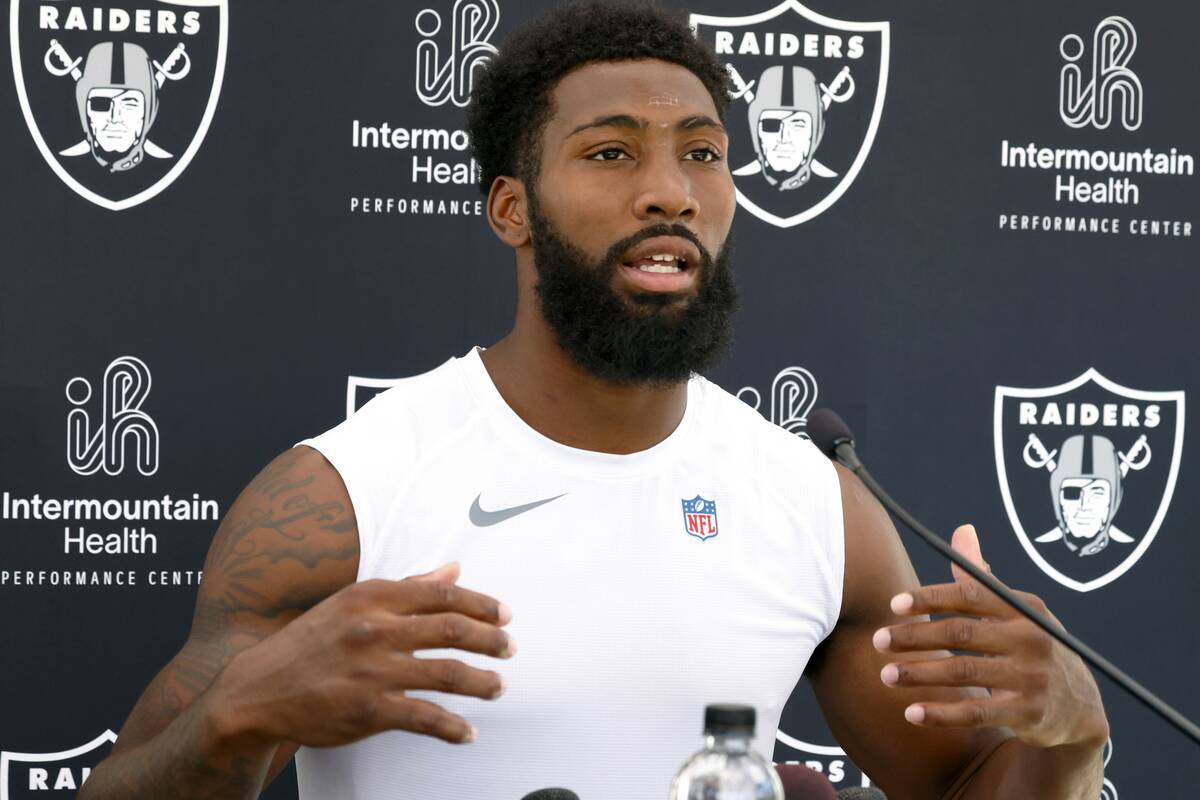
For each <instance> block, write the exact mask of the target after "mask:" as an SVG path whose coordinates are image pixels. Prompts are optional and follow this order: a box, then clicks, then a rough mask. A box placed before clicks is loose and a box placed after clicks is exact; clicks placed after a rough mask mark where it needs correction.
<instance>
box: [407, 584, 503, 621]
mask: <svg viewBox="0 0 1200 800" xmlns="http://www.w3.org/2000/svg"><path fill="white" fill-rule="evenodd" d="M391 590H392V591H393V592H394V593H395V595H396V597H395V603H394V605H392V606H391V607H392V608H393V609H394V610H395V611H396V612H397V613H401V614H437V613H439V612H442V611H455V612H458V613H459V614H466V615H467V616H468V617H472V618H474V619H478V620H482V621H483V622H490V623H492V624H494V625H507V624H508V623H509V621H511V620H512V610H511V609H509V607H508V606H506V605H504V604H503V603H501V602H500V601H499V600H497V599H496V598H494V597H489V596H487V595H486V594H480V593H479V592H473V591H471V590H470V589H464V588H462V587H461V586H456V585H454V584H453V583H450V582H448V581H397V582H395V583H393V585H392V587H391Z"/></svg>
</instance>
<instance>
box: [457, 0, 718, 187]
mask: <svg viewBox="0 0 1200 800" xmlns="http://www.w3.org/2000/svg"><path fill="white" fill-rule="evenodd" d="M640 58H653V59H658V60H660V61H667V62H670V63H673V64H678V65H680V66H681V67H684V68H685V69H688V70H690V71H691V72H692V73H693V74H694V75H695V76H696V77H697V78H699V79H700V82H701V83H703V84H704V86H705V88H706V89H708V93H709V94H710V95H712V99H713V104H714V105H715V106H716V109H717V114H718V116H719V117H720V119H721V121H722V122H723V121H724V120H725V111H726V109H727V108H728V107H729V92H730V89H731V83H730V79H729V74H728V73H727V72H726V71H725V68H724V66H722V64H721V62H720V61H719V60H718V59H717V56H716V54H715V53H714V52H713V51H712V49H711V48H710V47H709V46H708V45H707V44H704V43H703V42H701V41H700V40H699V39H698V38H697V37H696V36H694V35H693V34H692V30H691V28H690V27H689V26H688V22H687V18H686V16H685V15H684V12H676V11H667V10H663V9H660V8H657V7H655V6H652V5H649V4H647V3H637V4H635V3H630V2H613V1H612V0H609V1H608V2H597V1H595V0H593V2H589V3H586V4H583V3H572V4H571V5H568V6H564V7H562V8H559V9H556V10H554V11H552V12H551V13H549V14H547V15H545V16H543V17H540V18H538V19H535V20H533V21H532V22H530V23H529V24H527V25H526V26H525V27H523V28H521V29H520V30H518V31H517V32H516V33H514V34H513V35H512V37H511V38H509V40H508V41H507V42H506V43H505V44H504V45H503V46H502V47H501V49H500V54H499V55H498V56H495V57H494V58H493V59H492V60H491V61H490V62H489V63H488V64H487V65H486V66H485V67H484V68H483V70H482V71H481V72H480V73H479V74H478V75H477V76H476V81H475V86H474V91H473V92H472V94H471V104H470V107H469V108H468V110H467V132H468V134H470V137H471V144H472V147H473V149H474V152H475V160H476V161H477V162H478V164H479V169H480V184H479V188H480V190H481V191H482V192H483V193H484V194H485V195H486V194H487V193H488V191H489V190H490V189H491V186H492V182H493V181H495V179H496V178H497V177H499V176H500V175H511V176H513V177H515V178H519V179H521V180H522V181H524V182H525V183H526V185H528V186H530V188H532V182H533V180H534V179H535V178H536V177H537V173H538V167H539V165H540V162H541V151H542V142H541V138H542V136H541V135H542V129H543V128H544V127H545V124H546V122H547V121H548V120H549V119H550V117H551V116H552V115H553V112H554V109H553V103H552V101H551V97H550V93H551V92H552V91H553V90H554V87H555V86H556V85H557V84H558V82H559V80H561V79H562V78H563V76H565V75H566V74H567V73H568V72H570V71H572V70H574V69H575V68H576V67H580V66H582V65H584V64H587V63H590V62H594V61H625V60H630V59H640Z"/></svg>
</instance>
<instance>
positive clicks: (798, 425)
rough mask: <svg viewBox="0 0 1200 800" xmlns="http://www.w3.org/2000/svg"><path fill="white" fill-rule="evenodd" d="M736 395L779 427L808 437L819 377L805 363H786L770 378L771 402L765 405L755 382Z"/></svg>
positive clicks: (739, 390)
mask: <svg viewBox="0 0 1200 800" xmlns="http://www.w3.org/2000/svg"><path fill="white" fill-rule="evenodd" d="M737 396H738V398H739V399H741V400H742V401H744V402H745V403H746V404H747V405H749V406H751V407H752V408H753V409H754V410H755V411H758V412H760V413H761V414H762V415H763V416H765V417H766V418H767V419H769V420H770V421H771V422H774V423H775V424H776V425H778V426H779V427H781V428H783V429H784V430H786V431H788V432H789V433H794V434H796V435H797V436H800V437H802V438H805V439H807V438H808V433H807V432H806V431H807V428H808V412H810V411H812V408H813V406H814V405H816V403H817V379H816V378H814V377H813V374H812V373H811V372H809V371H808V370H806V369H805V368H804V367H784V368H783V369H781V370H780V371H779V374H778V375H776V376H775V380H773V381H771V403H770V406H769V407H768V408H763V400H762V395H761V394H760V393H759V391H758V389H755V388H754V387H753V386H743V387H742V388H741V389H738V393H737Z"/></svg>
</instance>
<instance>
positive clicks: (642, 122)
mask: <svg viewBox="0 0 1200 800" xmlns="http://www.w3.org/2000/svg"><path fill="white" fill-rule="evenodd" d="M649 126H650V123H649V122H648V121H647V120H646V119H643V118H641V117H632V116H630V115H629V114H609V115H607V116H604V117H597V118H596V119H594V120H592V121H591V122H585V123H584V124H583V125H580V126H579V127H578V128H576V129H575V130H573V131H571V132H570V133H568V134H567V136H566V138H568V139H570V138H571V137H572V136H574V135H575V134H577V133H579V132H580V131H586V130H588V129H589V128H632V129H633V130H639V131H640V130H645V129H646V128H648V127H649ZM675 127H676V128H677V129H679V130H694V129H696V128H716V129H717V130H719V131H721V132H722V133H724V132H725V126H724V125H722V124H721V123H720V122H717V121H716V120H715V119H713V118H712V117H710V116H708V115H706V114H696V115H693V116H690V117H687V118H685V119H682V120H680V121H679V122H677V123H675Z"/></svg>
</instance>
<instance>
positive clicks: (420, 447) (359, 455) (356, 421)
mask: <svg viewBox="0 0 1200 800" xmlns="http://www.w3.org/2000/svg"><path fill="white" fill-rule="evenodd" d="M460 362H461V359H457V358H452V359H450V360H448V361H446V362H445V363H443V364H441V365H440V366H438V367H435V368H434V369H432V370H429V371H428V372H424V373H422V374H420V375H414V376H411V377H407V378H401V379H399V380H396V381H394V382H393V383H392V384H391V385H390V386H389V388H387V389H385V390H383V391H381V392H379V394H377V395H375V396H374V397H372V398H371V399H370V400H369V401H368V402H367V403H365V404H364V405H363V406H362V407H361V408H359V409H358V410H357V411H354V412H353V413H352V414H351V415H350V416H349V417H348V418H347V419H346V420H345V421H343V422H341V423H339V424H338V425H336V426H334V427H333V428H330V429H329V430H327V431H325V432H324V433H321V434H320V435H318V436H314V437H311V438H309V439H305V440H304V441H303V442H301V444H306V445H309V446H310V447H313V448H314V449H317V450H319V451H321V452H322V453H324V454H325V455H326V456H327V457H329V458H330V461H332V462H333V463H334V465H335V466H337V467H338V468H339V469H340V468H341V467H342V466H343V464H342V463H340V462H343V461H345V460H347V459H348V458H354V459H355V460H363V459H366V460H368V461H371V462H375V463H372V464H371V468H372V469H375V468H380V467H383V466H385V465H384V464H383V463H377V461H378V459H385V460H388V461H394V460H396V459H400V460H415V459H417V458H419V457H420V454H421V453H422V452H424V451H426V450H428V449H429V448H430V447H431V446H433V445H435V444H436V442H437V441H438V440H439V439H441V438H445V437H447V436H453V435H454V433H455V432H456V431H457V430H458V429H460V428H461V427H463V426H464V425H467V424H470V422H471V420H472V419H473V417H474V416H475V412H476V409H477V406H476V404H475V403H474V401H473V398H472V396H471V393H470V390H469V389H468V386H467V384H466V382H465V380H464V378H463V374H462V365H461V363H460ZM393 466H394V465H393Z"/></svg>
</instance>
